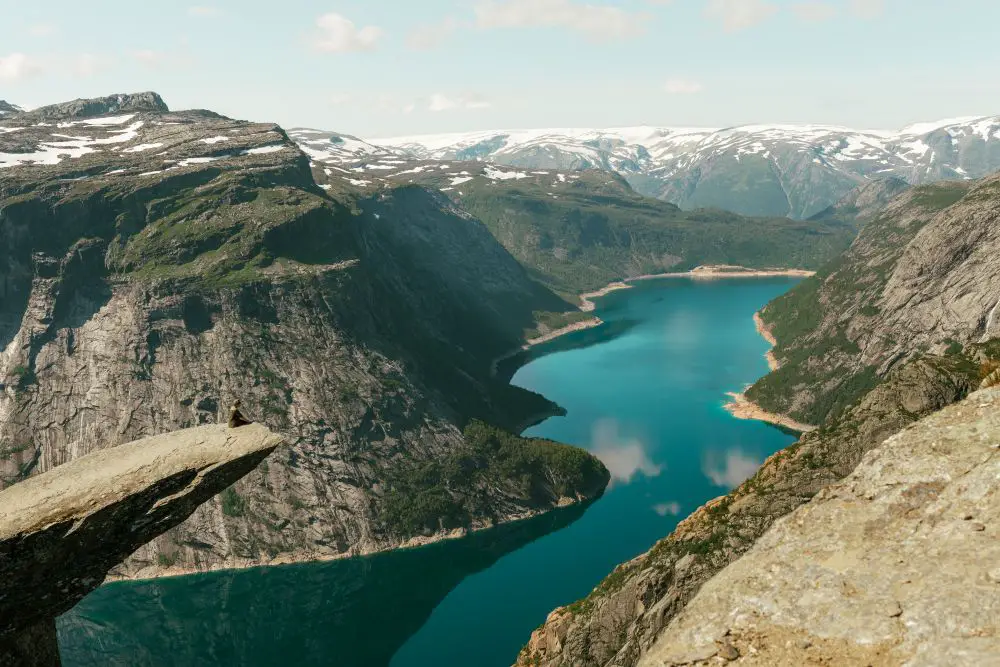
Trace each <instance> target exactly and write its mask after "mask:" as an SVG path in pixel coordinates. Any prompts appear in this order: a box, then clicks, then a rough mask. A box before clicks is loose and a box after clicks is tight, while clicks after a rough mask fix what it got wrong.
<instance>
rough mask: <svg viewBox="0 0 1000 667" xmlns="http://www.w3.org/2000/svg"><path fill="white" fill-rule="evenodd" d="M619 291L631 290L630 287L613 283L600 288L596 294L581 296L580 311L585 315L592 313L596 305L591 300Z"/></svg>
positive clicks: (620, 283)
mask: <svg viewBox="0 0 1000 667" xmlns="http://www.w3.org/2000/svg"><path fill="white" fill-rule="evenodd" d="M620 289H632V286H631V285H629V284H627V283H623V282H615V283H610V284H609V285H607V286H606V287H602V288H601V289H599V290H597V291H596V292H587V293H586V294H581V295H580V310H582V311H583V312H585V313H590V312H593V310H594V309H595V308H597V304H595V303H594V302H593V301H592V300H591V299H598V298H600V297H602V296H604V295H606V294H611V293H612V292H616V291H618V290H620Z"/></svg>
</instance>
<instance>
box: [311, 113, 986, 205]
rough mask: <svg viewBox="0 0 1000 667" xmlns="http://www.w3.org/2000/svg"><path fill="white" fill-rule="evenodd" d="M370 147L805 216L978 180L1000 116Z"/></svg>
mask: <svg viewBox="0 0 1000 667" xmlns="http://www.w3.org/2000/svg"><path fill="white" fill-rule="evenodd" d="M345 139H347V138H346V137H345ZM297 140H299V139H297ZM299 141H300V145H302V144H301V140H299ZM362 143H363V145H364V146H365V147H366V148H365V150H368V151H369V155H381V154H382V153H380V152H379V149H382V151H384V152H385V153H386V154H392V155H394V156H395V157H396V158H397V159H401V158H402V157H405V156H409V157H411V158H413V159H419V160H455V161H459V160H461V161H467V160H481V161H485V162H492V163H495V164H500V165H506V166H512V167H519V168H522V169H551V170H560V171H573V170H582V169H607V170H613V171H617V172H619V173H621V174H622V175H623V176H624V177H625V178H626V179H628V181H629V182H630V183H631V184H632V186H633V187H634V188H635V189H636V190H638V191H640V192H642V193H643V194H647V195H651V196H655V197H659V198H661V199H665V200H667V201H670V202H673V203H675V204H677V205H679V206H681V207H683V208H699V207H716V208H724V209H728V210H731V211H735V212H737V213H742V214H745V215H769V216H771V215H789V216H792V217H797V218H806V217H809V216H811V215H813V214H815V213H817V212H819V211H821V210H823V209H825V208H826V207H828V206H830V205H832V204H834V203H836V202H837V201H838V200H839V199H840V198H841V197H842V196H844V195H845V194H846V193H847V192H849V191H850V190H852V189H853V188H855V187H857V186H858V185H859V184H860V183H863V182H864V181H866V180H870V179H875V178H881V177H886V176H896V177H899V178H903V179H905V180H906V181H908V182H910V183H913V184H919V183H926V182H930V181H937V180H944V179H963V178H978V177H981V176H985V175H987V174H989V173H992V172H994V171H996V170H998V169H1000V116H990V117H974V118H958V119H952V120H945V121H939V122H934V123H920V124H917V125H912V126H910V127H907V128H905V129H903V130H899V131H872V130H868V131H859V130H853V129H850V128H845V127H835V126H823V125H752V126H742V127H733V128H724V129H717V128H657V127H629V128H611V129H605V130H597V129H542V130H519V131H483V132H470V133H463V134H444V135H428V136H413V137H392V138H379V139H371V140H369V141H367V142H362ZM307 145H308V144H306V145H304V147H305V146H307ZM355 157H358V156H355Z"/></svg>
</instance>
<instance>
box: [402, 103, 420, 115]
mask: <svg viewBox="0 0 1000 667" xmlns="http://www.w3.org/2000/svg"><path fill="white" fill-rule="evenodd" d="M416 108H417V105H416V104H415V103H414V102H410V103H409V104H404V105H403V113H406V114H410V113H413V111H414V110H415V109H416Z"/></svg>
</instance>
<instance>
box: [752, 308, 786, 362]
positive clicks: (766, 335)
mask: <svg viewBox="0 0 1000 667" xmlns="http://www.w3.org/2000/svg"><path fill="white" fill-rule="evenodd" d="M753 323H754V325H756V327H757V333H759V334H760V337H761V338H763V339H764V340H766V341H767V342H768V344H770V346H771V349H770V350H768V351H767V352H765V353H764V358H765V359H767V367H768V368H770V369H771V370H772V371H776V370H778V369H779V368H781V362H779V361H778V358H777V357H775V356H774V347H775V346H776V345H777V344H778V341H777V339H776V338H775V337H774V334H772V333H771V330H770V329H768V328H767V325H766V324H764V320H763V319H762V318H761V316H760V313H754V314H753Z"/></svg>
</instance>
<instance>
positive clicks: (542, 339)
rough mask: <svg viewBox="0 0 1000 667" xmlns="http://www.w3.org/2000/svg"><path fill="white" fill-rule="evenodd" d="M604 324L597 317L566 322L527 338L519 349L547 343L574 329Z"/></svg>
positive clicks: (578, 329) (580, 329) (591, 327)
mask: <svg viewBox="0 0 1000 667" xmlns="http://www.w3.org/2000/svg"><path fill="white" fill-rule="evenodd" d="M602 324H604V320H602V319H601V318H599V317H592V318H590V319H589V320H583V321H582V322H574V323H573V324H567V325H566V326H564V327H560V328H558V329H555V330H553V331H550V332H548V333H547V334H543V335H541V336H537V337H535V338H529V339H528V342H526V343H525V344H524V345H522V346H521V350H527V349H528V348H530V347H534V346H535V345H541V344H542V343H548V342H549V341H550V340H553V339H555V338H559V336H564V335H566V334H568V333H573V332H574V331H583V330H584V329H593V328H594V327H599V326H601V325H602Z"/></svg>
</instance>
